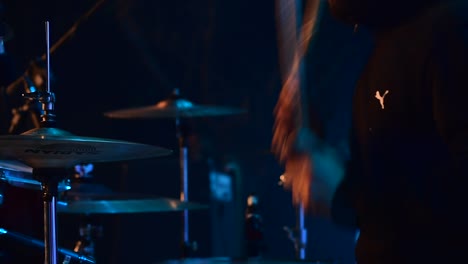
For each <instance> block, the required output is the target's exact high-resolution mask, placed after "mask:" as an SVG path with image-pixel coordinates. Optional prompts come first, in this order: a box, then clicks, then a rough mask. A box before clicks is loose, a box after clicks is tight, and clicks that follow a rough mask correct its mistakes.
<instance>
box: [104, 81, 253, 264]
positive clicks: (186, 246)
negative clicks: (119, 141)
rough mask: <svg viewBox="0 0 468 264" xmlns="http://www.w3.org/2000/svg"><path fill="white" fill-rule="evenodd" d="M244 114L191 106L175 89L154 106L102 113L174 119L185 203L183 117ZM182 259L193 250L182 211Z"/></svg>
mask: <svg viewBox="0 0 468 264" xmlns="http://www.w3.org/2000/svg"><path fill="white" fill-rule="evenodd" d="M241 113H245V111H244V110H242V109H235V108H229V107H218V106H202V105H197V104H194V103H192V102H191V101H189V100H187V99H184V98H182V97H181V96H180V91H179V89H175V90H174V91H173V93H172V95H171V96H169V98H167V99H166V100H162V101H160V102H158V103H156V104H155V105H151V106H146V107H138V108H130V109H123V110H116V111H111V112H106V113H104V115H105V116H107V117H110V118H121V119H148V118H171V119H174V120H175V125H176V138H177V140H178V145H179V167H180V177H181V186H180V201H181V202H188V200H189V188H188V144H187V134H188V129H187V124H186V123H185V122H184V120H185V119H186V118H194V117H208V116H224V115H234V114H241ZM181 240H182V241H181V242H182V243H181V244H182V257H183V258H185V257H188V256H189V253H190V252H191V251H194V249H196V247H197V246H196V243H194V242H191V241H190V239H189V214H188V211H187V210H185V211H184V212H183V221H182V238H181Z"/></svg>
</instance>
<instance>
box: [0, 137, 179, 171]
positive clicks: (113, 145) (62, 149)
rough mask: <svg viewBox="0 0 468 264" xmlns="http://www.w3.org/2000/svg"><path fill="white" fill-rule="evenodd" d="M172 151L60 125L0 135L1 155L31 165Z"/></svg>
mask: <svg viewBox="0 0 468 264" xmlns="http://www.w3.org/2000/svg"><path fill="white" fill-rule="evenodd" d="M169 154H171V151H170V150H168V149H164V148H160V147H155V146H149V145H144V144H139V143H132V142H127V141H121V140H112V139H102V138H93V137H80V136H75V135H73V134H71V133H69V132H67V131H64V130H61V129H57V128H36V129H32V130H29V131H27V132H25V133H23V134H21V135H7V136H0V158H1V159H5V160H19V161H21V162H23V163H24V164H26V165H28V166H30V167H32V168H68V167H72V166H74V165H76V164H79V163H95V162H113V161H123V160H134V159H144V158H151V157H159V156H165V155H169Z"/></svg>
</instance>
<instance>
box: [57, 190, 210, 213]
mask: <svg viewBox="0 0 468 264" xmlns="http://www.w3.org/2000/svg"><path fill="white" fill-rule="evenodd" d="M207 208H208V206H206V205H202V204H198V203H192V202H181V201H179V200H175V199H170V198H157V197H151V196H144V195H135V194H109V193H108V194H96V193H94V194H93V193H82V194H76V193H75V195H73V194H72V193H67V194H66V195H65V196H64V197H61V198H60V199H59V201H58V202H57V212H58V213H62V214H134V213H156V212H176V211H183V210H199V209H207Z"/></svg>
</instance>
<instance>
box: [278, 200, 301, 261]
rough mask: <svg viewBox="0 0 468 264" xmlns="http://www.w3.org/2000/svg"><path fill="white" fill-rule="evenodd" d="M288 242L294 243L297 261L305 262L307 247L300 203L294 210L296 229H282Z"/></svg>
mask: <svg viewBox="0 0 468 264" xmlns="http://www.w3.org/2000/svg"><path fill="white" fill-rule="evenodd" d="M284 230H285V231H286V232H287V233H288V237H289V240H291V241H292V242H293V243H294V250H295V253H296V259H297V260H305V258H306V247H307V229H306V228H305V212H304V206H303V205H302V203H301V204H300V205H299V206H298V207H297V208H296V227H295V228H294V229H291V228H289V227H287V226H286V227H284Z"/></svg>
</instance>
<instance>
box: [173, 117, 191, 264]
mask: <svg viewBox="0 0 468 264" xmlns="http://www.w3.org/2000/svg"><path fill="white" fill-rule="evenodd" d="M175 124H176V131H177V139H178V143H179V166H180V201H182V202H187V201H188V200H189V198H188V197H189V195H188V194H189V188H188V144H187V139H186V138H187V131H186V124H185V123H184V122H182V120H181V119H180V118H176V119H175ZM181 247H182V258H186V257H188V256H189V255H190V252H191V251H193V250H194V249H195V247H196V243H193V242H190V238H189V212H188V210H184V212H183V215H182V238H181Z"/></svg>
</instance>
